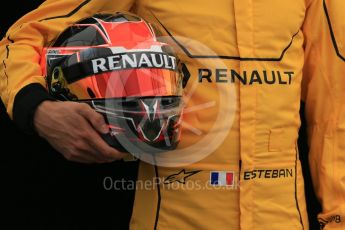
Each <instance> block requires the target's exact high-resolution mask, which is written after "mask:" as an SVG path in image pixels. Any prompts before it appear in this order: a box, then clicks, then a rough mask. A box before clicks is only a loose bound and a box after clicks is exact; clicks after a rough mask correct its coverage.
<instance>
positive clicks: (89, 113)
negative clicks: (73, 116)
mask: <svg viewBox="0 0 345 230" xmlns="http://www.w3.org/2000/svg"><path fill="white" fill-rule="evenodd" d="M79 112H80V114H81V115H82V116H83V117H84V118H85V119H86V120H88V121H89V122H90V124H91V125H92V127H93V128H94V129H96V130H97V131H98V132H99V133H103V134H106V133H108V132H109V128H108V125H107V124H106V123H105V121H104V117H103V116H102V115H101V114H100V113H97V112H96V111H94V110H93V109H92V108H91V107H90V106H89V105H87V104H80V108H79Z"/></svg>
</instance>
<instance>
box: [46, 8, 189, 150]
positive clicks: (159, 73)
mask: <svg viewBox="0 0 345 230" xmlns="http://www.w3.org/2000/svg"><path fill="white" fill-rule="evenodd" d="M42 56H43V58H42V61H41V67H42V70H43V72H44V73H45V76H46V83H47V89H48V92H49V93H50V94H51V95H52V96H53V97H55V98H56V99H58V100H62V101H76V102H80V103H87V104H89V105H90V106H91V107H92V108H93V109H94V110H95V111H97V112H99V113H101V114H102V115H103V116H104V118H105V120H106V122H107V124H108V126H109V134H106V135H103V136H102V137H103V138H104V140H106V142H107V143H108V144H109V145H111V146H112V147H114V148H116V149H118V150H120V151H124V152H132V151H143V152H148V151H149V152H159V151H166V150H172V149H175V148H176V146H177V145H178V143H179V140H180V136H181V119H182V114H183V106H182V105H183V102H182V77H181V71H180V68H179V66H181V63H180V61H179V59H178V57H177V55H176V53H175V52H174V49H173V48H172V47H171V46H170V45H169V44H167V43H164V42H163V41H160V39H159V30H158V29H157V28H156V27H154V25H152V24H150V23H148V22H146V21H145V20H143V19H142V18H140V17H138V16H137V15H134V14H131V13H127V12H117V13H114V14H97V15H93V16H92V17H89V18H86V19H83V20H80V21H79V22H77V23H75V24H73V25H71V26H70V27H68V28H67V29H66V30H64V31H63V32H62V33H61V34H60V35H59V36H58V37H57V39H55V40H54V42H53V43H52V44H51V45H50V46H48V47H46V48H44V50H43V55H42Z"/></svg>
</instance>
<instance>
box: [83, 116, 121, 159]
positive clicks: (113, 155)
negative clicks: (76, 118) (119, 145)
mask: <svg viewBox="0 0 345 230" xmlns="http://www.w3.org/2000/svg"><path fill="white" fill-rule="evenodd" d="M81 125H82V126H83V129H82V130H84V132H83V134H82V139H83V143H87V146H83V148H84V149H83V150H84V151H88V153H89V154H90V155H92V156H93V157H95V158H97V159H98V160H100V161H104V162H110V161H114V160H120V159H122V158H123V157H125V156H126V154H125V153H121V152H119V151H117V150H116V149H114V148H112V147H110V146H109V145H108V144H107V143H106V142H105V141H104V140H103V139H102V138H101V136H100V135H99V133H97V132H96V131H95V130H94V129H93V127H92V126H91V125H90V124H89V123H88V122H87V121H86V120H85V121H84V122H81Z"/></svg>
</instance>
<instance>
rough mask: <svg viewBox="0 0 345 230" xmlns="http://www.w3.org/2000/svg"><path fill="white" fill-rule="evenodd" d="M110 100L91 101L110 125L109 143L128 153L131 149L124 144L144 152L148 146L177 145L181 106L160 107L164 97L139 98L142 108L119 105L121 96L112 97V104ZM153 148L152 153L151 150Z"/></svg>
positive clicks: (169, 148)
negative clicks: (131, 108)
mask: <svg viewBox="0 0 345 230" xmlns="http://www.w3.org/2000/svg"><path fill="white" fill-rule="evenodd" d="M163 99H164V98H163ZM111 100H112V99H110V100H109V99H108V102H105V101H104V100H91V101H89V102H88V103H89V104H90V105H91V106H92V107H93V109H94V110H95V111H97V112H99V113H101V114H102V115H103V116H104V117H105V118H106V121H107V123H108V124H109V130H110V133H109V134H108V137H105V138H104V139H105V140H106V141H107V142H108V144H110V145H111V146H113V147H115V148H117V149H120V150H122V151H126V152H130V150H128V149H126V148H125V147H124V145H125V146H128V145H135V146H137V147H139V148H140V149H142V150H143V151H144V150H145V149H146V146H147V147H151V148H152V147H154V148H157V152H160V151H164V150H171V149H174V148H175V147H176V145H177V143H178V138H179V131H180V130H179V129H180V128H179V126H180V125H181V115H180V114H181V106H177V107H174V106H172V107H171V108H169V109H162V108H161V107H160V105H161V100H162V98H140V99H138V102H139V103H138V104H139V105H138V106H139V107H140V108H141V110H137V111H133V110H132V111H130V110H128V109H126V108H123V107H121V106H119V104H120V103H116V102H117V101H119V100H121V99H113V101H114V103H113V106H109V103H111ZM123 141H126V142H127V143H123ZM128 141H130V143H128ZM145 145H146V146H145ZM151 148H150V152H152V149H151Z"/></svg>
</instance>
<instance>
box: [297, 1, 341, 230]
mask: <svg viewBox="0 0 345 230" xmlns="http://www.w3.org/2000/svg"><path fill="white" fill-rule="evenodd" d="M344 12H345V1H344V0H311V3H310V5H309V7H308V9H307V14H306V19H305V23H304V26H303V30H304V35H305V41H306V42H305V51H306V53H305V68H304V77H303V82H302V98H303V100H304V102H305V108H306V110H305V113H306V120H307V126H308V139H309V141H308V144H309V147H310V152H309V162H310V168H311V175H312V179H313V185H314V189H315V192H316V195H317V197H318V199H319V201H320V203H321V206H322V212H321V213H320V214H319V215H318V220H319V222H320V225H321V227H322V229H345V20H344V19H345V14H344Z"/></svg>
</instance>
